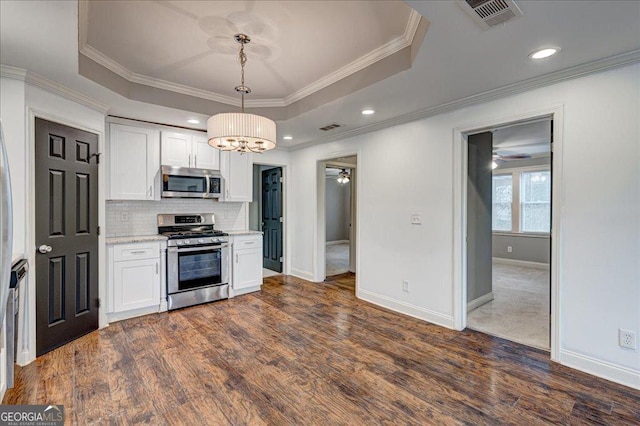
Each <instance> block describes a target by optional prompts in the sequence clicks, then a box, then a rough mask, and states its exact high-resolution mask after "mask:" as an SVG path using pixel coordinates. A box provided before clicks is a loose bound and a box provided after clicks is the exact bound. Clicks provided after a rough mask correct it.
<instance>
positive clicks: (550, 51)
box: [529, 47, 560, 59]
mask: <svg viewBox="0 0 640 426" xmlns="http://www.w3.org/2000/svg"><path fill="white" fill-rule="evenodd" d="M559 50H560V48H558V47H545V48H544V49H540V50H536V51H535V52H532V53H531V54H529V57H530V58H531V59H543V58H548V57H549V56H551V55H555V54H556V53H558V51H559Z"/></svg>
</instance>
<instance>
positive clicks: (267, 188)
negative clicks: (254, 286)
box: [249, 164, 284, 278]
mask: <svg viewBox="0 0 640 426" xmlns="http://www.w3.org/2000/svg"><path fill="white" fill-rule="evenodd" d="M283 181H284V176H283V168H282V167H281V166H276V165H269V164H254V166H253V200H252V202H251V203H249V229H251V230H254V231H260V232H262V233H263V234H262V238H263V241H262V249H263V258H262V266H263V269H262V271H263V278H266V277H270V276H275V275H279V274H282V272H283V270H284V226H283V225H284V211H283V206H284V202H283V200H284V191H283Z"/></svg>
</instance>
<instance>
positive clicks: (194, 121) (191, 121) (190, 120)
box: [187, 118, 200, 124]
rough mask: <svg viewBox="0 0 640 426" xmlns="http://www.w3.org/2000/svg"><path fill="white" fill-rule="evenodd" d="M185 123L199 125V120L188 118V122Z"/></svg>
mask: <svg viewBox="0 0 640 426" xmlns="http://www.w3.org/2000/svg"><path fill="white" fill-rule="evenodd" d="M187 123H189V124H200V120H196V119H195V118H190V119H189V120H187Z"/></svg>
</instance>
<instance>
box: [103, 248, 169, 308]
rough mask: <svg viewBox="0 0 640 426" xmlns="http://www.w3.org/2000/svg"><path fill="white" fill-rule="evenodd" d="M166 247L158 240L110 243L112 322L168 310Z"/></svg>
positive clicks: (109, 277)
mask: <svg viewBox="0 0 640 426" xmlns="http://www.w3.org/2000/svg"><path fill="white" fill-rule="evenodd" d="M163 246H164V243H162V242H158V241H152V242H146V243H132V244H118V245H111V246H108V250H107V255H108V260H107V265H108V267H107V284H108V288H107V294H108V302H107V318H108V320H109V321H118V320H122V319H125V318H131V317H135V316H139V315H145V314H149V313H152V312H159V311H162V310H166V291H163V288H164V283H165V279H164V275H165V274H164V270H165V259H164V255H163V252H164V250H163ZM163 299H164V300H165V302H164V303H162V300H163Z"/></svg>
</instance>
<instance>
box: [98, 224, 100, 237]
mask: <svg viewBox="0 0 640 426" xmlns="http://www.w3.org/2000/svg"><path fill="white" fill-rule="evenodd" d="M98 235H100V227H99V226H98Z"/></svg>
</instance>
